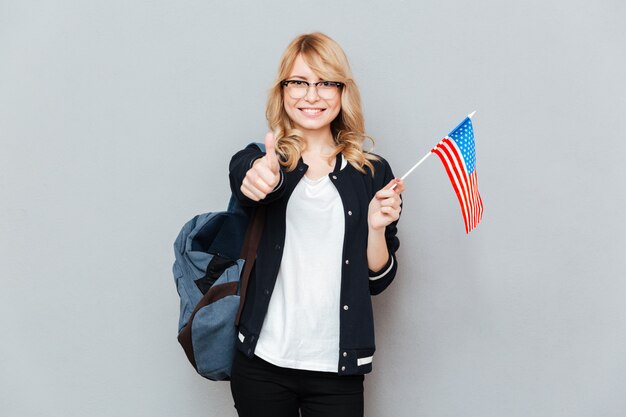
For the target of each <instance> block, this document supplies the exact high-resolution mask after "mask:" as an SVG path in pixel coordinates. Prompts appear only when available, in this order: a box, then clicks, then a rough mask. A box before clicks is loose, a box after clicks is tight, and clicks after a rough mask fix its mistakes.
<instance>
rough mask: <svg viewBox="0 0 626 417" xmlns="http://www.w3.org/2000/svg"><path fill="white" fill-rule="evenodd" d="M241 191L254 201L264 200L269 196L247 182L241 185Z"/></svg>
mask: <svg viewBox="0 0 626 417" xmlns="http://www.w3.org/2000/svg"><path fill="white" fill-rule="evenodd" d="M241 191H242V192H243V193H244V195H246V197H248V198H250V199H252V200H254V201H259V200H263V199H264V198H265V196H266V195H267V194H266V193H264V192H263V191H261V190H259V189H258V188H257V187H255V186H254V184H250V183H246V182H244V183H242V184H241Z"/></svg>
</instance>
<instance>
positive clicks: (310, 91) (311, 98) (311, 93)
mask: <svg viewBox="0 0 626 417" xmlns="http://www.w3.org/2000/svg"><path fill="white" fill-rule="evenodd" d="M302 98H303V99H304V100H306V101H308V102H309V103H315V102H316V101H318V100H319V99H320V96H319V95H318V94H317V87H316V86H315V85H309V88H307V90H306V94H305V95H304V97H302Z"/></svg>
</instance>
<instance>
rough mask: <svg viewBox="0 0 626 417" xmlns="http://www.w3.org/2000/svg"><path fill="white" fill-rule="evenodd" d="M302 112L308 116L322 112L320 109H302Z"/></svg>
mask: <svg viewBox="0 0 626 417" xmlns="http://www.w3.org/2000/svg"><path fill="white" fill-rule="evenodd" d="M302 111H303V112H305V113H309V114H317V113H319V112H321V111H322V109H302Z"/></svg>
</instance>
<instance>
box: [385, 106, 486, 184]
mask: <svg viewBox="0 0 626 417" xmlns="http://www.w3.org/2000/svg"><path fill="white" fill-rule="evenodd" d="M475 114H476V110H474V111H473V112H471V113H470V114H468V115H467V117H469V118H470V119H471V118H472V117H474V115H475ZM446 137H447V136H446ZM432 153H433V152H432V151H430V152H428V153H427V154H426V155H424V157H423V158H422V159H420V160H419V161H418V163H417V164H415V165H413V167H412V168H411V169H409V170H408V171H407V172H406V174H404V175H403V176H402V178H400V179H401V180H404V179H405V178H406V177H408V176H409V174H410V173H411V172H413V171H414V170H415V168H417V167H418V166H420V164H421V163H422V162H424V161H425V160H426V158H428V157H429V156H430V155H431V154H432ZM396 185H397V184H394V185H392V186H391V189H392V190H393V189H394V188H396Z"/></svg>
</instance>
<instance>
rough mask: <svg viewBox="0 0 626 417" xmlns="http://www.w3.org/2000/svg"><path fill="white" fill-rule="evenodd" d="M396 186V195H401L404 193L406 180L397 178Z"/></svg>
mask: <svg viewBox="0 0 626 417" xmlns="http://www.w3.org/2000/svg"><path fill="white" fill-rule="evenodd" d="M396 184H397V185H396V188H394V189H393V190H394V191H395V192H396V194H401V193H402V192H404V180H403V179H400V178H396Z"/></svg>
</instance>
